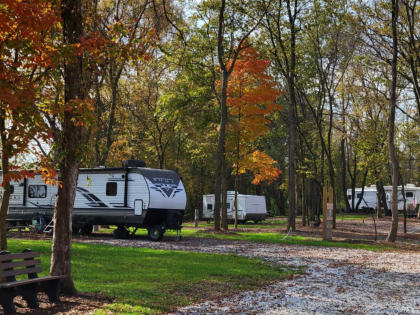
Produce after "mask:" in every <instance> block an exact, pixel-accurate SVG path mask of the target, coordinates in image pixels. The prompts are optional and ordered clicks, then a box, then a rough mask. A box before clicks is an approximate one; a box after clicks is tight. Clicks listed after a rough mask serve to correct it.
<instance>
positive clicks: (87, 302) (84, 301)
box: [14, 293, 112, 315]
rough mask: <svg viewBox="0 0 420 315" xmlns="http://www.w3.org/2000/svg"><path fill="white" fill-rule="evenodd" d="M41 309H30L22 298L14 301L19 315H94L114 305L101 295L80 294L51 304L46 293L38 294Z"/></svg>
mask: <svg viewBox="0 0 420 315" xmlns="http://www.w3.org/2000/svg"><path fill="white" fill-rule="evenodd" d="M38 301H39V308H38V309H30V308H28V307H27V305H26V301H25V300H23V299H22V298H21V297H16V298H15V299H14V304H15V307H16V313H17V314H27V315H45V314H68V315H71V314H93V313H94V312H95V311H96V310H97V309H98V308H100V307H102V306H103V305H104V304H107V303H112V299H110V298H108V297H106V296H103V295H99V294H88V293H83V294H78V295H77V296H65V295H62V296H60V302H59V303H50V302H49V300H48V297H47V295H46V294H44V293H38Z"/></svg>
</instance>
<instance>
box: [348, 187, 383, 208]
mask: <svg viewBox="0 0 420 315" xmlns="http://www.w3.org/2000/svg"><path fill="white" fill-rule="evenodd" d="M347 199H348V201H349V204H350V207H351V206H352V195H351V189H347ZM360 199H361V201H360V205H359V209H363V210H372V209H376V205H377V199H376V185H372V186H369V187H365V189H364V191H363V195H362V188H356V189H355V196H354V207H356V205H357V203H358V202H359V200H360Z"/></svg>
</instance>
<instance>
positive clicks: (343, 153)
mask: <svg viewBox="0 0 420 315" xmlns="http://www.w3.org/2000/svg"><path fill="white" fill-rule="evenodd" d="M345 141H346V140H345V139H344V138H342V139H341V186H342V187H341V188H342V191H343V196H344V203H345V205H346V212H347V213H348V212H350V204H349V200H348V198H347V176H346V175H347V167H346V165H347V163H346V151H345V150H346V146H345Z"/></svg>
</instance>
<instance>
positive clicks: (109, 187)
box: [106, 182, 117, 196]
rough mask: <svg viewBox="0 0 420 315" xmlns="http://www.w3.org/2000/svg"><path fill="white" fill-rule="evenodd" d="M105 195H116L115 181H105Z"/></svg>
mask: <svg viewBox="0 0 420 315" xmlns="http://www.w3.org/2000/svg"><path fill="white" fill-rule="evenodd" d="M106 195H107V196H116V195H117V183H114V182H110V183H106Z"/></svg>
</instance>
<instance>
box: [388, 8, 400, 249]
mask: <svg viewBox="0 0 420 315" xmlns="http://www.w3.org/2000/svg"><path fill="white" fill-rule="evenodd" d="M391 5H392V28H391V29H392V82H391V99H390V102H389V103H390V104H389V105H390V110H389V121H388V123H389V137H388V147H389V156H390V159H391V166H392V203H391V212H392V224H391V229H390V231H389V234H388V237H387V239H386V240H387V241H388V242H395V240H396V239H397V232H398V177H399V176H398V173H399V165H398V158H397V152H396V150H395V108H396V105H397V95H396V90H397V58H398V40H397V22H398V0H391Z"/></svg>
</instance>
